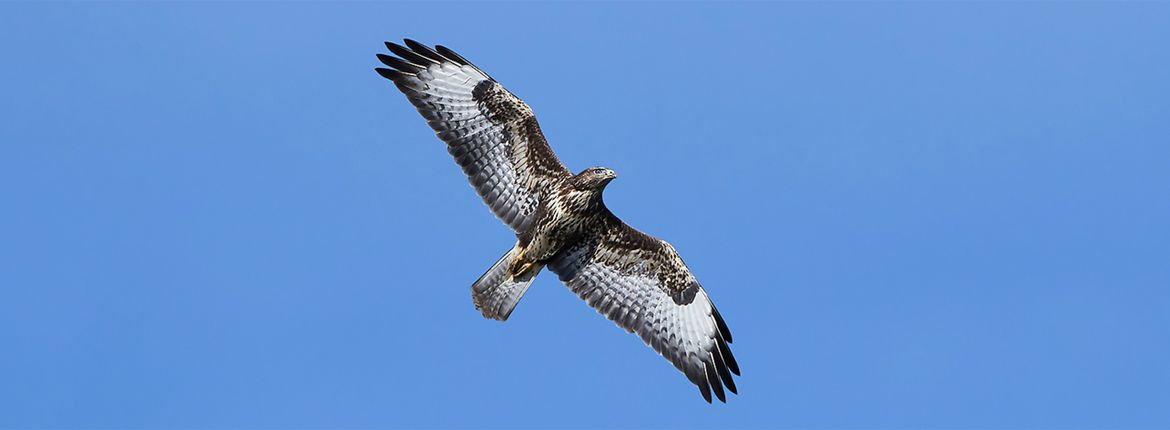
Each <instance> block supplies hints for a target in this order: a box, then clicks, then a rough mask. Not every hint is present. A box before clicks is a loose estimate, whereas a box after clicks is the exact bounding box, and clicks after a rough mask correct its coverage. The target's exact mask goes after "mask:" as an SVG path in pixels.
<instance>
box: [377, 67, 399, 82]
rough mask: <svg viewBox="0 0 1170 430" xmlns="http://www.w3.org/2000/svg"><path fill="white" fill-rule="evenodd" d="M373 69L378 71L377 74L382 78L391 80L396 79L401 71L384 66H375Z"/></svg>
mask: <svg viewBox="0 0 1170 430" xmlns="http://www.w3.org/2000/svg"><path fill="white" fill-rule="evenodd" d="M374 71H375V72H378V74H379V75H382V77H383V78H386V79H389V80H391V81H396V80H398V79H400V78H401V77H402V72H399V71H397V70H392V69H387V68H385V67H375V68H374Z"/></svg>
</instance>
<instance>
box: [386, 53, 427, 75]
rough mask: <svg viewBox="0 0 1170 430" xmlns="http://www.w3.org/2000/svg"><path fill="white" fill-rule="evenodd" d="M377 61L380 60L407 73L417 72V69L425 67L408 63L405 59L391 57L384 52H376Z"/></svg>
mask: <svg viewBox="0 0 1170 430" xmlns="http://www.w3.org/2000/svg"><path fill="white" fill-rule="evenodd" d="M378 61H381V62H382V64H385V65H387V66H390V67H393V68H395V69H398V70H401V71H403V72H407V73H418V72H419V71H421V70H423V69H425V67H423V66H420V65H418V64H414V63H410V62H407V61H406V60H403V59H400V58H397V57H391V56H389V55H386V54H378Z"/></svg>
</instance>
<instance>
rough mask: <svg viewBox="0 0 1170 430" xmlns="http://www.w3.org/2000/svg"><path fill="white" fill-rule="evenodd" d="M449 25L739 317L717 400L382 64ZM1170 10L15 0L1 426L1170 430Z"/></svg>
mask: <svg viewBox="0 0 1170 430" xmlns="http://www.w3.org/2000/svg"><path fill="white" fill-rule="evenodd" d="M401 37H412V38H415V39H418V40H420V41H424V42H427V43H440V44H444V45H447V46H450V47H452V48H453V49H455V50H456V51H459V52H460V53H462V54H463V55H464V56H466V57H468V58H469V59H471V60H472V61H474V62H476V63H477V64H478V65H479V66H480V67H482V68H483V69H484V70H487V71H488V72H489V73H491V74H492V75H493V76H495V77H496V78H497V79H499V80H500V81H501V82H502V83H503V84H504V85H506V86H507V87H508V88H509V89H511V90H512V91H513V92H514V93H516V94H517V95H519V96H520V97H522V98H524V99H525V100H526V101H527V102H528V103H529V104H530V105H531V106H532V107H533V108H534V109H535V110H536V112H537V114H538V117H539V118H540V121H541V124H542V126H543V128H544V131H545V133H546V135H547V136H548V138H549V140H550V141H551V142H552V145H553V148H554V149H555V150H556V151H557V153H558V154H559V155H560V157H561V159H562V160H564V161H565V163H566V164H567V165H568V166H569V167H570V168H571V169H572V170H574V171H577V170H580V169H583V168H585V167H588V166H592V165H604V166H608V167H611V168H614V169H615V170H617V171H618V173H619V174H620V176H621V177H620V178H619V179H618V180H617V181H615V182H614V183H613V184H611V186H610V187H609V190H608V191H607V194H606V196H607V202H608V204H609V206H610V207H611V208H613V209H614V211H615V212H616V213H618V214H619V215H620V216H622V217H623V218H624V219H625V220H626V221H627V222H629V223H630V224H632V225H634V226H636V227H638V228H640V229H642V230H644V231H647V232H649V233H651V234H654V235H656V236H659V237H663V238H666V239H667V240H669V241H670V242H672V243H673V244H674V245H675V246H676V247H677V248H678V249H679V251H680V252H681V253H682V255H683V257H684V258H685V259H686V260H687V262H688V264H689V265H690V267H691V269H692V270H693V271H694V272H695V273H696V275H697V276H698V277H699V279H701V280H702V282H703V283H704V285H705V286H706V288H707V290H708V291H709V292H710V294H711V296H712V297H713V298H714V300H715V302H716V303H717V304H718V306H719V307H720V310H721V311H722V313H723V314H724V316H725V317H726V319H727V322H728V324H729V325H730V327H731V330H732V332H734V333H735V339H736V341H737V342H736V343H735V344H734V345H733V348H734V351H735V353H736V355H737V357H739V361H740V364H741V365H742V367H743V377H742V378H741V379H739V381H740V382H739V387H740V393H741V395H739V396H734V397H732V398H731V399H729V403H728V404H726V405H718V404H717V405H713V406H709V405H707V404H706V403H704V402H703V401H702V399H701V398H700V396H699V394H698V392H697V391H696V390H695V389H694V387H693V386H692V385H690V384H689V383H688V382H687V381H686V379H685V378H684V377H683V376H682V375H681V374H680V373H678V372H677V371H676V370H674V369H673V368H672V367H671V366H670V365H669V364H668V363H666V362H665V361H664V360H663V359H661V358H660V357H657V356H655V354H654V353H653V352H652V351H651V350H649V349H648V348H646V347H645V346H643V345H642V343H641V342H640V340H638V339H637V338H635V337H634V336H631V335H627V334H625V333H623V332H622V331H620V330H618V329H616V328H614V327H613V326H612V324H611V323H610V322H609V321H606V320H605V319H604V318H602V317H600V316H598V315H597V314H596V313H595V312H594V311H593V310H592V309H590V308H588V307H587V306H585V305H584V304H583V303H581V302H580V301H579V300H578V299H577V298H576V297H575V296H574V295H573V294H572V293H570V292H569V291H568V290H567V289H566V288H564V287H563V286H561V285H560V284H559V283H558V282H557V281H556V279H555V277H553V276H550V275H549V274H547V273H546V274H545V275H543V276H542V277H541V278H540V279H538V280H537V282H536V284H535V285H534V286H533V288H532V289H531V290H530V291H529V293H528V296H527V297H526V298H525V300H524V301H523V302H522V303H521V304H520V306H519V307H518V308H517V310H516V313H515V314H514V315H513V316H512V319H511V320H510V321H508V322H507V323H498V322H494V321H489V320H484V319H482V318H481V317H480V316H479V314H478V313H477V312H476V311H475V310H474V309H473V307H472V304H471V299H470V296H469V292H468V286H469V285H470V284H471V282H472V281H473V280H474V279H475V278H476V277H478V276H479V275H480V274H481V273H482V272H483V271H484V270H485V269H487V267H488V266H489V265H491V263H492V262H494V261H495V260H496V258H497V257H499V256H500V255H501V254H502V253H503V252H504V251H506V250H507V249H508V248H509V247H510V246H511V244H512V242H513V238H512V237H511V235H510V233H509V231H508V230H507V229H506V228H505V227H504V226H503V225H502V224H500V223H499V222H498V221H496V220H495V219H494V218H493V217H492V216H491V215H490V214H489V212H488V211H487V210H486V208H485V207H484V206H483V204H482V203H480V202H479V201H478V199H477V198H476V197H475V196H474V194H473V192H472V190H471V188H470V187H469V186H468V185H467V184H466V180H465V179H464V177H463V176H462V175H461V174H460V172H459V170H458V168H457V167H456V166H455V165H454V163H453V162H452V161H451V160H450V157H449V156H448V155H447V154H446V153H445V151H444V148H443V145H442V144H441V143H440V142H439V141H438V140H437V139H435V137H434V135H433V134H432V133H431V131H430V130H429V129H428V128H427V127H426V126H425V125H424V122H423V121H422V119H420V117H419V116H418V115H417V113H416V112H414V110H413V109H412V108H411V106H410V105H409V104H408V103H407V102H406V100H405V99H404V98H403V97H402V96H401V95H400V94H398V93H397V92H396V91H395V90H394V89H393V87H392V86H391V85H390V84H389V83H388V82H386V81H384V80H383V79H382V78H380V77H379V76H378V75H376V74H375V73H374V72H373V70H372V69H373V67H375V66H376V65H377V61H376V60H375V58H374V54H375V53H376V52H381V51H383V50H384V48H383V47H382V44H381V43H382V41H383V40H387V39H398V38H401ZM1168 41H1170V4H1167V3H1121V4H1116V3H1114V4H1110V3H993V4H978V3H949V4H930V3H918V2H907V3H876V4H875V3H832V4H812V3H785V4H759V3H756V4H653V3H647V4H636V5H618V4H600V3H592V4H562V5H540V4H533V3H514V4H503V5H491V4H460V3H442V4H433V5H425V4H377V3H349V4H315V3H295V4H287V3H285V4H281V3H245V4H230V3H178V4H149V3H137V2H126V3H102V4H77V3H53V4H29V3H6V4H3V5H0V49H2V52H3V58H4V59H3V60H2V61H3V68H2V70H0V75H2V76H3V82H4V83H3V97H0V117H2V118H3V120H2V121H0V142H2V145H3V146H2V151H0V199H2V202H3V206H2V208H3V210H2V211H0V287H2V288H0V342H2V345H3V353H2V354H0V379H2V381H3V382H2V383H0V405H3V406H2V407H0V411H2V412H0V426H3V427H119V428H121V427H150V428H156V427H183V428H191V427H254V428H262V427H279V428H292V427H297V428H304V427H397V426H408V427H449V426H474V427H511V426H525V427H530V426H540V427H603V426H631V427H815V428H846V427H848V428H874V427H882V428H921V427H965V428H970V427H985V428H1024V427H1109V428H1119V427H1161V428H1167V427H1170V366H1168V364H1170V316H1168V315H1170V223H1168V220H1170V146H1168V144H1170V138H1168V136H1170V79H1168V77H1170V55H1168V54H1167V42H1168Z"/></svg>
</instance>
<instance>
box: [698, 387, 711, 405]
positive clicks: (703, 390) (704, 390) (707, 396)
mask: <svg viewBox="0 0 1170 430" xmlns="http://www.w3.org/2000/svg"><path fill="white" fill-rule="evenodd" d="M698 386H699V394H702V395H703V400H706V401H707V403H708V404H710V403H711V387H709V386H708V385H707V383H706V382H704V383H701V384H698Z"/></svg>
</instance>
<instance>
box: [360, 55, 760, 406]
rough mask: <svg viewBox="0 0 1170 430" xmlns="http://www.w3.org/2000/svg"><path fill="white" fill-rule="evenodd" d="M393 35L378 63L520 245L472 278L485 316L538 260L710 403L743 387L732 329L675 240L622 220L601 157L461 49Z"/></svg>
mask: <svg viewBox="0 0 1170 430" xmlns="http://www.w3.org/2000/svg"><path fill="white" fill-rule="evenodd" d="M404 43H405V46H403V45H399V44H396V43H392V42H386V47H387V48H388V49H389V50H390V52H391V53H393V54H394V55H395V56H392V55H385V54H378V60H380V61H381V62H382V63H383V64H385V65H386V66H388V67H389V68H381V67H379V68H376V69H375V71H377V72H378V74H380V75H382V76H383V77H385V78H387V79H389V80H390V81H392V82H393V83H394V85H395V86H396V87H397V88H398V90H400V91H402V93H403V94H405V95H406V99H407V100H409V101H410V102H411V103H412V104H414V106H415V107H416V108H417V109H418V112H419V113H421V114H422V116H423V117H424V118H425V119H426V121H427V124H428V125H430V126H431V128H432V129H434V130H435V134H437V135H438V137H439V139H441V140H442V141H443V142H446V144H447V151H448V152H449V153H450V154H451V156H453V157H454V158H455V161H456V162H457V163H458V164H459V166H460V167H462V168H463V173H465V174H467V176H468V179H469V182H471V185H472V187H474V188H475V191H476V192H477V193H478V194H479V196H480V197H481V198H482V199H483V201H484V203H486V204H487V206H488V207H490V208H491V210H492V212H493V213H494V214H495V215H496V217H498V218H499V219H500V220H502V221H503V222H504V223H505V224H507V225H508V226H509V227H511V228H512V230H513V231H514V232H515V233H516V244H515V245H514V246H512V248H511V249H509V250H508V252H506V253H504V256H503V257H500V259H499V261H497V262H496V263H495V264H494V265H492V267H491V268H490V269H488V270H487V272H486V273H484V274H483V276H480V277H479V279H478V280H476V281H475V283H474V284H473V285H472V286H471V296H472V299H473V302H474V303H475V307H476V309H478V310H479V311H480V312H481V313H482V314H483V316H485V317H487V318H493V319H497V320H501V321H503V320H507V319H508V316H509V315H511V314H512V310H513V309H515V308H516V304H517V302H519V301H520V298H521V297H522V296H523V295H524V292H525V291H527V290H528V287H529V286H530V285H531V284H532V280H533V279H534V278H535V277H536V275H537V274H538V273H540V271H541V269H543V268H545V267H548V268H549V270H551V271H552V272H553V273H556V274H557V276H559V277H560V279H561V281H562V282H564V283H565V285H567V286H568V287H569V288H570V289H571V290H572V291H573V292H574V293H576V294H577V296H579V297H580V298H581V299H583V300H585V301H586V302H587V303H589V306H592V307H593V308H594V309H596V310H597V311H598V312H599V313H601V314H602V315H605V316H606V317H607V318H609V319H610V320H612V321H613V322H614V323H616V324H617V325H618V326H620V327H621V328H624V329H625V330H626V331H627V332H636V333H637V334H638V336H640V337H641V338H642V340H643V341H645V342H646V344H647V345H649V346H651V347H653V348H654V350H655V351H657V352H658V353H659V354H661V355H662V356H663V357H665V358H666V359H667V360H669V361H670V362H671V363H673V364H674V366H675V367H677V368H678V370H680V371H682V373H683V374H685V375H686V377H687V379H689V380H690V381H691V382H692V383H694V384H695V385H697V386H698V387H699V392H700V393H701V394H702V395H703V398H704V399H705V400H706V401H707V402H708V403H710V402H711V393H712V392H714V393H715V396H716V397H718V398H719V400H720V401H724V402H726V401H727V400H726V397H725V394H724V391H723V387H727V390H728V391H731V392H732V393H735V392H736V389H735V381H733V380H732V377H731V374H733V373H734V374H735V375H739V365H738V364H737V363H736V361H735V357H733V356H732V355H731V349H730V348H729V347H728V344H730V343H731V332H730V331H728V329H727V324H726V323H725V322H724V321H723V317H722V316H720V315H719V311H717V310H716V309H715V305H714V304H712V303H711V299H710V298H709V297H708V296H707V292H706V291H704V290H703V287H702V286H700V285H699V282H698V281H697V280H695V277H694V276H693V275H692V274H691V271H690V270H689V269H687V266H686V265H685V264H683V261H682V259H681V258H679V256H678V253H677V252H675V249H674V247H673V246H671V245H670V244H669V243H666V242H665V241H663V240H660V239H657V238H654V237H651V236H650V235H647V234H645V233H642V232H640V231H638V230H635V229H634V228H633V227H630V226H628V225H626V224H625V223H624V222H622V221H621V220H620V219H618V217H617V216H615V215H614V214H613V213H612V212H610V211H609V209H607V208H606V207H605V202H604V201H603V200H602V191H603V190H605V187H606V185H608V184H609V183H610V181H612V180H613V179H614V178H616V177H617V175H616V174H615V173H614V171H613V170H610V169H607V168H604V167H591V168H588V169H585V170H583V171H581V172H580V173H577V174H575V175H574V174H573V173H571V172H570V171H569V170H568V169H567V168H565V166H564V165H563V164H561V162H560V160H558V159H557V156H556V155H555V154H553V151H552V149H551V148H550V147H549V145H548V142H547V141H546V140H545V138H544V135H543V134H542V133H541V131H540V126H539V125H537V123H536V117H535V116H534V115H533V113H532V109H530V108H529V107H528V105H527V104H525V103H524V102H523V101H521V100H520V99H519V98H517V97H516V96H514V95H512V93H510V92H508V90H506V89H504V87H503V86H501V85H500V84H499V83H498V82H496V80H495V79H492V77H491V76H489V75H488V74H487V73H484V72H483V71H482V70H480V69H479V68H478V67H476V66H475V65H474V64H471V62H469V61H467V60H466V59H464V58H463V57H462V56H460V55H459V54H456V53H455V52H454V51H452V50H450V49H447V48H445V47H443V46H441V45H440V46H435V47H434V48H431V47H428V46H426V45H423V44H421V43H418V42H415V41H413V40H410V39H406V40H404Z"/></svg>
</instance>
